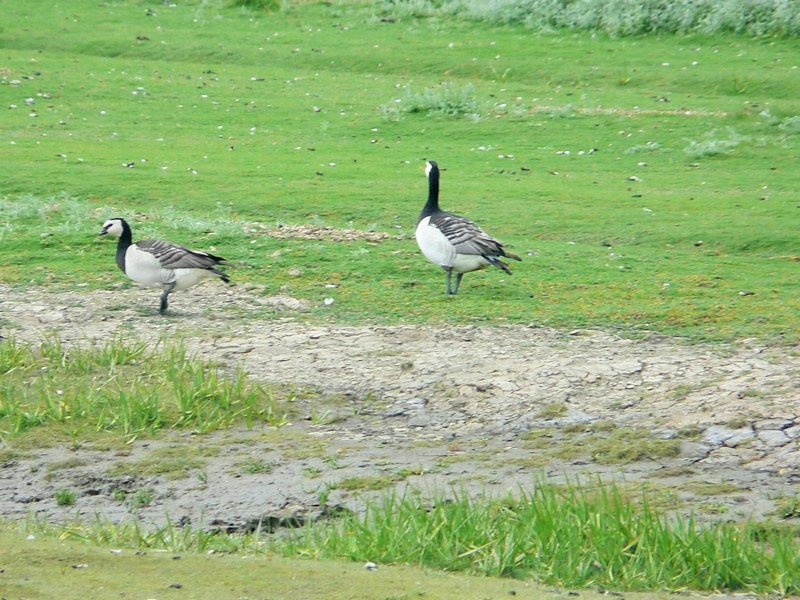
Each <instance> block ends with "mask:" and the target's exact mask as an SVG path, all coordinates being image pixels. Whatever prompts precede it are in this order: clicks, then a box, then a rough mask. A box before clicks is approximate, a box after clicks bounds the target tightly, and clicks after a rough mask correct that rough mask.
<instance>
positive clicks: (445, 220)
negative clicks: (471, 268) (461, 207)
mask: <svg viewBox="0 0 800 600" xmlns="http://www.w3.org/2000/svg"><path fill="white" fill-rule="evenodd" d="M430 223H431V225H433V226H435V227H436V228H438V229H439V231H441V232H442V233H443V234H444V236H445V237H446V238H447V239H448V240H449V241H450V243H451V244H453V246H454V247H455V249H456V252H457V253H458V254H477V255H479V256H487V255H488V256H493V255H501V254H502V253H503V247H502V245H501V244H500V242H498V241H497V240H496V239H494V238H493V237H491V236H490V235H489V234H488V233H486V232H485V231H484V230H483V229H481V228H480V227H478V226H477V225H476V224H475V223H473V222H472V221H470V220H469V219H467V218H465V217H461V216H459V215H454V214H451V213H440V214H439V215H436V216H435V217H434V218H432V219H431V221H430Z"/></svg>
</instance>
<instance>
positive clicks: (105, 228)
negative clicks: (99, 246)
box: [97, 225, 110, 235]
mask: <svg viewBox="0 0 800 600" xmlns="http://www.w3.org/2000/svg"><path fill="white" fill-rule="evenodd" d="M108 227H110V225H109V226H108ZM108 227H103V228H102V229H101V230H100V233H98V234H97V235H107V234H108Z"/></svg>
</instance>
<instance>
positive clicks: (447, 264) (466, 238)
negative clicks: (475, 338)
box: [415, 161, 522, 295]
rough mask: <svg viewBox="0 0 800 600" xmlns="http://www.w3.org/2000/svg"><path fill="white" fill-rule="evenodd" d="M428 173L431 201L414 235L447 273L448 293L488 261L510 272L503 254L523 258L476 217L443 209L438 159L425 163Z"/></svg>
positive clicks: (421, 248) (431, 258)
mask: <svg viewBox="0 0 800 600" xmlns="http://www.w3.org/2000/svg"><path fill="white" fill-rule="evenodd" d="M425 173H426V175H427V177H428V201H427V202H426V204H425V206H424V207H423V209H422V212H421V213H420V215H419V219H418V221H417V229H416V233H415V237H416V239H417V245H418V246H419V248H420V250H421V251H422V253H423V254H424V255H425V257H426V258H427V259H428V260H429V261H431V262H432V263H433V264H435V265H439V266H440V267H442V269H444V271H445V273H446V274H447V293H448V294H450V295H455V294H457V293H458V288H459V286H460V285H461V278H462V277H463V276H464V273H469V272H471V271H477V270H479V269H483V268H485V267H487V266H489V265H494V266H495V267H497V268H499V269H502V270H503V271H505V272H506V273H508V274H509V275H510V274H511V269H509V268H508V264H506V263H505V262H503V261H502V260H500V258H502V257H505V258H511V259H513V260H522V259H521V258H520V257H519V256H516V255H514V254H510V253H509V252H506V250H505V249H504V248H503V244H501V243H500V242H499V241H497V240H496V239H494V238H493V237H492V236H490V235H489V234H488V233H486V232H485V231H484V230H483V229H481V228H480V227H479V226H478V225H476V224H475V223H474V222H473V221H470V220H469V219H467V218H466V217H462V216H460V215H456V214H453V213H450V212H446V211H443V210H441V209H440V208H439V166H438V164H437V163H436V161H428V162H427V163H426V165H425ZM453 273H455V274H456V282H455V286H453V284H452V278H453Z"/></svg>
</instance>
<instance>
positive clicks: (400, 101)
mask: <svg viewBox="0 0 800 600" xmlns="http://www.w3.org/2000/svg"><path fill="white" fill-rule="evenodd" d="M381 111H382V112H383V114H384V116H385V117H386V118H389V119H393V120H398V119H400V118H401V116H402V114H403V113H412V114H413V113H422V114H424V115H444V116H447V117H462V118H467V119H471V120H473V121H477V120H479V119H480V118H481V115H480V113H481V108H480V103H479V102H478V98H477V96H476V93H475V86H474V85H472V84H471V83H467V84H465V85H463V86H458V85H457V84H455V83H453V82H447V83H442V84H440V85H437V86H435V87H430V88H425V89H424V90H423V91H422V92H414V91H412V90H411V88H410V87H407V88H406V89H405V94H404V96H403V97H401V98H396V99H395V100H393V101H392V102H390V103H388V104H385V105H383V106H382V107H381Z"/></svg>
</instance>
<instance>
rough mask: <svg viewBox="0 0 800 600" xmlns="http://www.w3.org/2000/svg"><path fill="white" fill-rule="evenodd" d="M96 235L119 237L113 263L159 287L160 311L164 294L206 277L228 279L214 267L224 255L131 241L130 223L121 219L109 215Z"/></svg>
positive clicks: (138, 279) (165, 299) (158, 242)
mask: <svg viewBox="0 0 800 600" xmlns="http://www.w3.org/2000/svg"><path fill="white" fill-rule="evenodd" d="M100 235H111V236H114V237H117V238H119V242H118V243H117V256H116V259H117V266H118V267H119V268H120V270H121V271H122V272H123V273H125V274H126V275H127V276H128V277H129V278H130V279H131V280H132V281H134V282H136V283H138V284H139V285H141V286H144V287H157V288H161V289H162V294H161V307H160V312H161V314H164V312H165V311H166V310H167V305H168V304H169V300H168V297H169V295H170V294H171V293H172V292H174V291H178V290H185V289H186V288H189V287H191V286H193V285H195V284H197V283H199V282H200V281H202V280H204V279H207V278H209V277H218V278H220V279H222V281H224V282H225V283H230V279H229V278H228V276H227V275H226V274H225V273H224V272H223V271H221V270H219V269H217V268H216V265H218V264H220V263H224V262H225V259H224V258H222V257H220V256H215V255H213V254H210V253H208V252H200V251H197V250H190V249H188V248H185V247H183V246H179V245H177V244H172V243H170V242H165V241H163V240H141V241H139V242H133V234H132V232H131V227H130V225H128V223H127V221H125V219H121V218H114V219H109V220H108V221H106V222H105V223H104V224H103V228H102V229H101V230H100Z"/></svg>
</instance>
